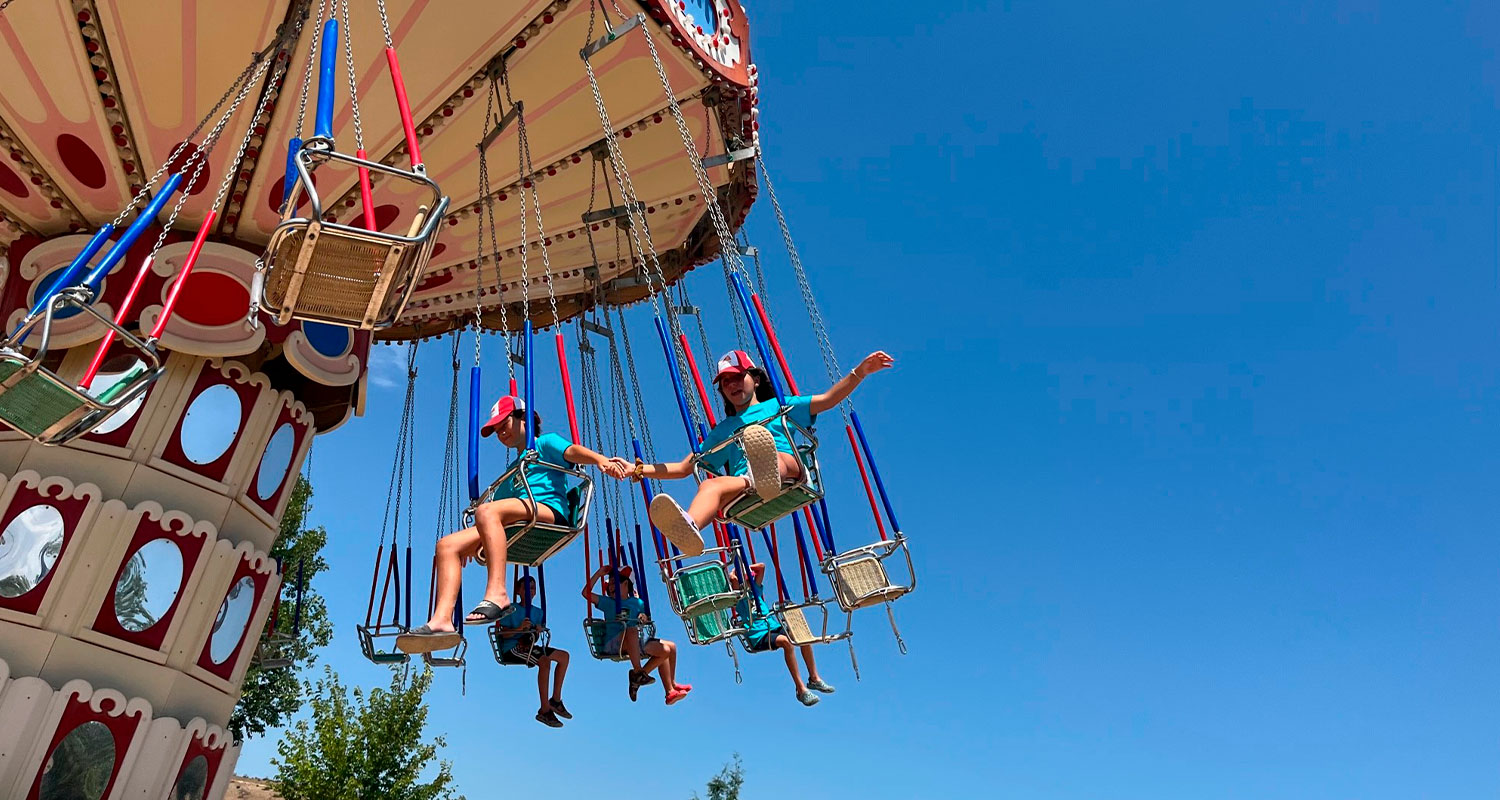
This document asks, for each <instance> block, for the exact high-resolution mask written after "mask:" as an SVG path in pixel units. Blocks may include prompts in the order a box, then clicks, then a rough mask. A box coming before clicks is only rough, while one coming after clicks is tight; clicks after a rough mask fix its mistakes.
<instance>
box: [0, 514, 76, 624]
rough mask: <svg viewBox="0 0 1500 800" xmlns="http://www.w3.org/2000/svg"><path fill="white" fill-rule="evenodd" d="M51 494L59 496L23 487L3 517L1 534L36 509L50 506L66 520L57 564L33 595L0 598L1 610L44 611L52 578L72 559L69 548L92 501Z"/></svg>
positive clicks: (48, 572) (32, 590)
mask: <svg viewBox="0 0 1500 800" xmlns="http://www.w3.org/2000/svg"><path fill="white" fill-rule="evenodd" d="M47 491H50V492H54V493H55V495H56V496H49V495H48V494H45V493H43V491H41V490H39V489H37V488H36V487H34V486H31V485H30V484H23V485H21V486H20V487H19V488H17V489H16V494H15V496H14V497H12V498H11V501H10V506H9V507H7V508H6V509H5V514H4V515H3V516H0V531H3V530H5V528H6V526H8V525H10V523H11V521H12V520H14V519H15V518H16V517H18V516H20V514H21V512H22V511H25V510H26V509H28V508H31V507H32V506H35V505H50V506H53V507H55V508H56V509H57V510H58V512H60V513H61V514H62V520H63V544H62V549H61V550H59V551H58V553H57V561H55V562H53V565H52V569H50V570H48V571H47V574H46V575H45V576H43V577H42V579H41V580H40V581H38V582H37V585H36V586H33V587H32V588H31V590H30V591H28V592H26V593H25V594H23V595H19V596H16V597H0V608H8V609H11V610H12V611H19V612H21V613H23V614H35V613H36V612H37V609H38V608H41V605H42V598H44V597H46V596H47V588H48V587H50V586H51V585H52V578H53V577H54V576H55V575H57V569H58V567H59V566H60V565H61V564H62V560H63V559H64V558H66V557H67V555H68V545H69V544H71V543H72V541H73V534H74V532H75V531H77V530H78V520H79V519H80V518H82V517H83V510H84V509H85V508H87V507H88V504H89V498H87V497H73V498H63V497H62V496H61V495H62V494H63V493H64V491H65V490H64V489H63V487H61V486H57V485H53V486H52V487H49V489H48V490H47Z"/></svg>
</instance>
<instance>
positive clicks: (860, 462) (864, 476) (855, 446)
mask: <svg viewBox="0 0 1500 800" xmlns="http://www.w3.org/2000/svg"><path fill="white" fill-rule="evenodd" d="M844 430H845V431H846V432H848V434H849V446H850V447H851V448H853V449H854V463H856V464H858V465H859V477H860V478H861V479H862V480H864V482H865V497H868V498H869V499H870V513H871V514H874V515H875V526H876V527H878V528H879V529H880V541H882V542H883V541H886V535H885V522H884V521H882V520H881V518H880V509H879V508H877V507H876V505H875V492H874V490H873V489H871V488H870V476H869V474H868V473H866V472H865V460H864V459H863V458H861V457H860V455H859V445H858V444H856V443H855V441H854V427H853V426H851V425H845V426H844Z"/></svg>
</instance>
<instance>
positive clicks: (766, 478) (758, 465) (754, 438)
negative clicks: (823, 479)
mask: <svg viewBox="0 0 1500 800" xmlns="http://www.w3.org/2000/svg"><path fill="white" fill-rule="evenodd" d="M740 442H741V445H742V449H743V450H744V451H745V470H746V472H745V477H747V478H749V479H750V485H751V487H752V488H754V489H755V494H756V495H758V496H759V497H760V499H762V500H770V499H772V498H774V497H776V496H777V495H779V494H781V464H780V463H779V461H778V459H777V457H776V437H774V436H772V435H771V432H770V431H769V430H766V428H765V426H762V425H746V426H745V429H744V430H742V431H740ZM658 527H659V526H658Z"/></svg>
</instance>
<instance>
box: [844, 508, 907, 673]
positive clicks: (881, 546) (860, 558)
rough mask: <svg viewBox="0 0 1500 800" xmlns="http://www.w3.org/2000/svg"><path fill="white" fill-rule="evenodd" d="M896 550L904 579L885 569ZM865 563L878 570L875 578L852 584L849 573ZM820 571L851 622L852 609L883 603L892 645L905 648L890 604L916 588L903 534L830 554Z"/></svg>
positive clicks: (898, 532)
mask: <svg viewBox="0 0 1500 800" xmlns="http://www.w3.org/2000/svg"><path fill="white" fill-rule="evenodd" d="M898 552H899V553H901V554H902V555H903V556H904V557H905V560H906V578H907V580H906V582H905V583H897V582H895V581H892V580H891V576H890V571H889V570H887V569H886V561H887V560H889V559H890V557H891V556H892V555H894V554H896V553H898ZM866 566H873V567H874V568H875V569H877V570H878V571H879V572H878V575H879V580H878V581H876V582H875V585H874V586H873V587H861V586H856V585H854V583H853V581H851V579H850V578H851V576H850V574H849V573H851V572H853V571H854V570H858V569H862V568H865V567H866ZM823 573H824V574H825V575H827V576H828V580H829V582H830V583H832V584H833V593H834V596H835V597H836V598H837V599H838V603H839V608H842V609H843V610H844V611H845V612H846V613H847V614H848V615H849V618H850V620H851V624H852V620H853V618H854V612H855V611H858V610H859V609H861V608H869V607H870V606H874V605H883V606H885V614H886V617H887V618H889V619H890V621H891V632H892V633H893V634H895V636H896V646H897V647H899V648H900V649H901V652H903V653H905V652H906V641H905V640H903V639H902V638H901V631H900V629H899V628H897V627H896V612H895V611H894V610H892V608H891V604H892V603H894V602H895V601H897V600H899V599H901V598H902V597H905V596H906V595H908V594H911V593H912V592H913V591H915V590H916V588H917V571H916V568H915V567H913V566H912V563H911V548H910V547H908V546H907V544H906V536H905V535H904V534H902V533H901V532H900V531H896V533H895V535H894V536H892V537H891V538H890V539H888V540H886V541H881V542H874V543H872V544H867V545H865V546H863V547H856V548H854V549H853V550H847V551H845V552H842V553H838V554H835V555H831V556H829V557H828V558H827V559H825V560H824V562H823Z"/></svg>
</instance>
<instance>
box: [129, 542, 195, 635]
mask: <svg viewBox="0 0 1500 800" xmlns="http://www.w3.org/2000/svg"><path fill="white" fill-rule="evenodd" d="M181 587H182V550H181V548H179V547H178V546H177V543H176V542H174V541H172V540H171V539H152V540H151V541H149V542H146V543H145V544H143V545H141V546H140V548H139V549H137V550H136V551H135V553H134V554H132V555H131V556H130V560H128V561H126V562H125V569H124V570H123V571H122V572H121V573H120V580H119V581H118V582H117V583H115V619H118V620H119V621H120V627H122V628H124V629H125V630H127V631H132V632H135V633H139V632H140V631H143V630H145V629H147V628H149V627H151V626H152V625H155V624H156V622H157V620H159V619H161V618H162V617H163V616H165V615H166V613H167V611H168V610H170V609H171V608H172V603H173V602H175V601H176V600H177V591H178V590H179V589H180V588H181Z"/></svg>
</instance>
